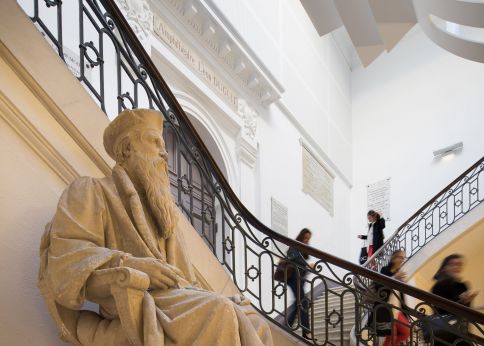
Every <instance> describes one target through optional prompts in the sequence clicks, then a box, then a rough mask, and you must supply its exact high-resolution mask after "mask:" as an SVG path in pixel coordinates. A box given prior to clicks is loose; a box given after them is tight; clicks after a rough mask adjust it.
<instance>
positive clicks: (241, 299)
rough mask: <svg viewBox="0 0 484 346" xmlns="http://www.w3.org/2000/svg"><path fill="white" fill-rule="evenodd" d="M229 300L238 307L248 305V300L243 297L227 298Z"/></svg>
mask: <svg viewBox="0 0 484 346" xmlns="http://www.w3.org/2000/svg"><path fill="white" fill-rule="evenodd" d="M229 299H230V300H231V301H233V302H234V303H235V304H237V305H240V306H244V305H250V300H249V299H247V298H246V297H245V296H243V295H241V294H240V295H236V296H232V297H229Z"/></svg>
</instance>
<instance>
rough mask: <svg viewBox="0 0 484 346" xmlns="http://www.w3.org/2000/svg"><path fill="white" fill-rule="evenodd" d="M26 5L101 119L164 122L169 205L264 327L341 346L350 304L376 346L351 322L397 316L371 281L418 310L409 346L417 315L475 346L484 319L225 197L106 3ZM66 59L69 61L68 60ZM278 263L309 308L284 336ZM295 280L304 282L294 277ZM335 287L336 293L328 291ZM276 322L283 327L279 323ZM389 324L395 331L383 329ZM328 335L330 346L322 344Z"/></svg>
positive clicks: (284, 299) (199, 145) (149, 64)
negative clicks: (302, 238)
mask: <svg viewBox="0 0 484 346" xmlns="http://www.w3.org/2000/svg"><path fill="white" fill-rule="evenodd" d="M32 1H33V2H28V1H27V0H19V2H21V3H22V5H23V6H24V8H25V10H26V12H27V13H30V15H31V18H32V21H33V22H34V23H35V25H36V26H38V28H39V29H40V30H41V31H42V32H43V33H44V36H45V38H46V39H47V40H48V41H49V42H50V44H51V45H52V46H53V47H54V49H56V51H57V53H58V54H59V56H60V57H61V58H62V59H64V60H65V61H66V62H70V63H71V64H72V60H74V65H75V64H76V63H77V64H78V65H79V66H78V69H76V68H75V66H74V68H73V67H72V66H71V70H73V72H74V74H75V75H76V77H77V79H78V80H79V81H80V82H81V84H82V85H83V86H84V87H85V89H86V91H87V92H88V93H90V94H91V96H92V97H93V99H94V101H95V102H96V103H97V104H98V105H99V107H100V108H101V109H102V110H103V111H104V112H105V113H106V114H107V116H108V117H110V118H112V117H114V116H115V115H116V114H117V113H118V112H120V111H121V110H123V109H125V108H139V107H145V108H153V109H157V110H159V111H161V112H162V113H163V115H164V118H165V122H164V138H165V142H166V145H167V148H168V149H169V150H168V152H169V155H168V164H169V174H170V180H171V182H172V193H173V195H174V198H175V201H176V202H177V204H178V206H179V207H180V209H181V210H182V211H183V213H184V214H185V215H186V216H187V218H188V219H189V220H190V221H191V223H192V224H193V226H194V227H195V229H197V231H198V232H199V234H200V235H201V237H202V238H203V239H204V240H205V242H206V243H207V245H208V246H209V247H210V249H211V250H212V252H213V253H214V255H215V256H216V257H217V259H218V260H219V262H220V263H221V264H222V265H223V266H224V268H225V269H226V271H227V272H228V273H229V274H230V275H231V277H232V279H233V281H234V283H235V284H236V286H237V287H238V288H239V290H240V291H241V292H242V293H244V294H245V296H246V297H248V298H249V299H250V300H251V301H252V305H253V306H254V308H255V309H257V310H258V311H259V312H260V313H261V314H263V315H264V316H265V317H266V318H267V319H269V320H271V321H273V322H274V323H275V324H277V325H279V326H280V327H282V328H284V329H285V330H286V331H288V332H289V333H291V334H292V335H294V336H295V337H298V338H300V340H301V341H304V342H306V343H309V344H314V345H335V346H336V345H342V344H343V340H344V335H343V334H344V329H343V325H344V322H345V306H344V303H343V301H344V297H345V296H347V295H349V296H352V297H353V301H354V303H352V305H351V309H353V310H354V313H355V316H357V318H356V325H357V328H356V330H357V332H356V334H357V335H358V340H359V341H360V342H361V343H363V344H365V345H370V344H373V345H375V341H376V337H377V336H376V335H377V330H376V327H375V323H373V324H372V323H365V322H364V321H363V320H361V319H360V318H359V316H364V315H365V313H364V312H365V311H366V312H367V313H366V315H371V312H374V311H376V310H378V309H387V310H391V311H393V310H398V309H401V307H399V306H398V304H393V305H392V304H390V303H389V302H388V301H387V300H386V297H385V294H388V293H385V294H384V293H382V292H376V294H371V292H372V287H370V286H369V285H368V282H370V281H371V282H378V283H379V284H380V285H381V286H382V287H385V289H386V291H384V292H391V294H396V293H397V292H399V291H401V292H403V293H405V294H407V295H408V296H409V297H412V298H414V299H417V300H420V301H422V302H425V303H420V305H417V306H415V307H412V308H408V309H406V310H405V312H406V313H407V314H408V316H409V317H410V319H409V328H411V329H412V331H413V332H412V334H411V335H412V336H411V340H409V343H408V345H417V344H418V341H419V340H420V339H419V338H421V335H423V334H426V337H427V339H428V341H429V342H432V341H434V340H437V339H438V336H436V335H433V334H432V329H431V328H430V329H429V327H428V324H429V323H430V322H427V321H428V318H424V315H423V313H424V310H425V309H426V310H427V312H429V311H430V312H435V311H436V308H437V307H440V308H445V309H446V310H447V311H449V312H450V313H452V314H454V315H456V316H459V318H465V319H466V320H467V321H468V323H469V324H470V325H472V326H474V328H475V330H474V333H476V334H478V335H477V336H474V335H472V334H470V333H469V332H468V331H466V330H461V329H459V328H455V327H454V325H451V324H449V325H448V326H447V327H446V328H447V329H448V330H449V332H450V333H451V334H453V335H456V336H457V337H460V338H462V339H464V340H466V341H471V342H476V343H478V344H481V345H484V343H483V341H482V339H479V338H478V337H479V336H481V337H482V335H483V329H482V325H484V315H483V314H481V313H479V312H476V311H474V310H471V309H469V308H467V307H464V306H461V305H459V304H456V303H453V302H449V301H446V300H445V299H443V298H441V297H437V296H434V295H432V294H430V293H428V292H424V291H422V290H419V289H417V288H414V287H410V286H407V285H405V284H402V283H400V282H398V281H395V280H393V279H391V278H388V277H385V276H382V275H381V274H379V273H377V272H374V271H372V270H368V269H367V268H363V267H360V266H356V265H354V264H352V263H350V262H348V261H345V260H343V259H340V258H337V257H334V256H332V255H330V254H327V253H324V252H322V251H319V250H317V249H314V248H312V247H309V246H307V245H304V244H302V243H299V242H297V241H294V240H291V239H288V238H286V237H284V236H282V235H280V234H278V233H276V232H274V231H272V230H271V229H269V228H268V227H266V226H265V225H264V224H262V223H261V222H260V221H259V220H258V219H257V218H256V217H254V216H253V215H252V214H251V213H250V212H249V211H248V210H247V209H246V207H245V206H244V205H243V204H242V203H241V201H240V200H239V199H238V197H237V196H236V194H235V193H234V192H233V190H232V189H231V188H230V186H229V184H228V183H227V181H226V179H225V177H224V175H223V174H222V172H221V170H220V168H219V167H218V166H217V164H216V163H215V160H214V159H213V157H212V156H211V154H210V152H209V150H208V149H207V148H206V146H205V145H204V143H203V141H202V140H201V138H200V136H199V135H198V133H197V132H196V130H195V129H194V127H193V126H192V124H191V123H190V121H189V118H188V117H187V115H186V114H185V112H184V111H183V109H182V108H181V106H180V105H179V103H178V102H177V100H176V98H175V97H174V95H173V94H172V92H171V90H170V88H169V87H168V85H167V84H166V82H165V81H164V79H163V78H162V77H161V75H160V72H159V70H158V69H157V67H156V66H155V64H154V63H153V61H152V60H151V59H150V57H149V55H148V54H147V53H146V51H145V50H144V49H143V47H142V45H141V43H140V42H139V40H138V39H137V37H136V35H135V34H134V32H133V31H132V30H131V28H130V26H129V24H128V22H127V21H126V19H125V18H124V17H123V15H122V13H121V12H120V10H119V9H118V7H117V6H116V4H115V3H114V1H112V0H78V1H77V2H74V1H71V2H61V1H46V0H44V1H40V0H32ZM28 4H30V5H28ZM41 4H42V5H41ZM73 13H74V15H73ZM68 16H70V17H69V18H68V20H66V17H68ZM68 52H74V57H73V56H69V53H68ZM76 52H77V53H76ZM76 57H77V58H76ZM288 246H289V247H293V248H295V249H297V250H299V251H301V252H303V253H307V254H308V255H310V256H313V257H314V258H315V259H316V263H314V265H313V266H306V265H302V264H298V263H296V262H294V261H291V260H290V259H288V257H287V255H286V250H285V249H286V248H287V247H288ZM282 260H284V261H289V263H290V265H289V266H293V268H296V270H295V271H294V275H296V276H295V277H294V278H295V280H299V281H303V282H304V283H306V286H308V287H309V291H308V292H306V293H307V294H306V297H308V298H303V299H305V300H306V301H301V300H302V299H301V298H297V299H296V303H297V304H296V305H297V309H296V314H297V316H298V320H297V321H296V322H295V324H293V325H291V326H289V325H288V317H289V316H288V307H289V305H290V302H292V300H293V298H292V297H291V294H290V293H289V291H290V290H289V289H288V277H287V273H286V277H285V278H284V279H283V280H282V281H275V280H274V274H275V271H276V268H277V266H278V264H279V262H280V261H282ZM303 271H307V272H308V275H307V276H302V275H301V273H302V272H303ZM321 285H322V286H323V287H324V288H323V296H324V299H325V307H326V309H325V311H324V313H323V316H322V317H317V316H316V314H315V311H314V300H315V298H316V294H315V287H317V286H321ZM335 286H337V287H339V289H338V290H336V289H335ZM332 298H336V299H337V300H338V301H339V306H338V307H336V308H335V307H334V308H333V309H332V310H331V311H328V310H329V309H328V308H327V307H328V301H329V300H330V299H332ZM305 313H307V314H308V315H309V340H306V339H303V338H302V337H301V334H300V331H299V329H300V327H301V320H302V316H303V314H305ZM434 316H436V315H435V314H434ZM278 317H282V321H281V319H279V318H278ZM370 322H371V321H370ZM391 323H393V324H394V323H398V322H397V321H396V320H394V319H392V320H391ZM425 323H427V327H426V325H425ZM316 328H320V329H322V330H324V333H323V334H321V335H322V336H318V338H316V337H315V329H316ZM423 331H425V332H426V333H423ZM335 332H336V335H337V337H336V338H334V337H331V335H333V334H335Z"/></svg>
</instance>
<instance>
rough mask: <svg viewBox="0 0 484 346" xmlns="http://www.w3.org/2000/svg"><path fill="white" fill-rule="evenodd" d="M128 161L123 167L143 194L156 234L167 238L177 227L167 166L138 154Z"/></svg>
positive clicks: (160, 160) (159, 159) (160, 159)
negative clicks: (154, 223) (155, 227)
mask: <svg viewBox="0 0 484 346" xmlns="http://www.w3.org/2000/svg"><path fill="white" fill-rule="evenodd" d="M129 161H130V162H129V164H128V165H123V166H125V168H126V169H127V171H128V175H129V176H130V178H131V180H132V181H133V183H134V184H135V187H136V188H137V189H139V190H141V191H140V192H141V194H144V196H145V199H146V201H147V203H148V210H149V212H151V216H152V217H153V219H154V221H155V222H156V226H157V230H158V234H159V235H160V236H161V237H162V238H163V239H167V238H169V237H170V236H171V235H172V234H173V231H174V230H175V227H176V225H177V221H178V214H177V210H176V205H175V203H174V202H173V199H172V196H171V192H170V179H169V176H168V164H167V163H166V161H165V160H164V159H162V158H161V157H156V158H153V157H152V156H149V155H146V154H143V153H139V152H137V153H134V155H133V156H132V157H130V159H129ZM126 166H127V167H126Z"/></svg>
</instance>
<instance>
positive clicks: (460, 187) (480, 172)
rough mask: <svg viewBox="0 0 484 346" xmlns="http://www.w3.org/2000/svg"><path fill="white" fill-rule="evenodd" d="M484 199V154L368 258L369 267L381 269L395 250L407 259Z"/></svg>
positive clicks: (366, 265)
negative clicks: (403, 252)
mask: <svg viewBox="0 0 484 346" xmlns="http://www.w3.org/2000/svg"><path fill="white" fill-rule="evenodd" d="M482 201H484V157H481V158H480V159H479V161H477V162H476V163H475V164H473V165H472V166H471V167H470V168H469V169H468V170H466V171H465V172H464V173H462V174H461V175H460V176H459V177H457V178H456V179H455V180H454V181H453V182H451V183H450V184H449V185H447V186H446V187H445V188H444V189H443V190H442V191H440V192H439V193H438V194H437V195H436V196H435V197H434V198H432V199H431V200H430V201H428V202H427V203H426V204H425V205H424V206H423V207H422V208H420V209H419V210H418V211H417V212H416V213H415V214H413V215H412V216H411V217H409V218H408V220H406V221H405V222H404V223H403V224H402V225H401V226H400V227H399V228H398V229H397V230H396V231H395V232H394V233H393V234H392V236H391V237H390V238H389V239H388V240H387V241H386V242H385V243H384V244H383V246H382V247H381V248H380V249H378V251H376V252H375V254H374V255H373V256H372V257H371V258H369V259H368V261H367V262H366V263H365V267H367V268H371V269H374V270H377V271H379V270H380V269H381V268H382V267H383V266H385V265H387V264H388V261H389V259H390V257H391V254H392V253H393V252H394V251H395V250H400V249H401V250H404V251H405V254H406V260H407V261H408V260H409V259H410V258H412V257H413V256H415V255H416V254H417V253H418V252H419V251H420V250H421V249H422V248H423V247H424V246H425V245H427V244H428V243H430V242H431V241H433V240H434V239H435V237H437V236H438V235H439V234H441V233H442V232H444V231H445V230H446V229H448V228H449V227H450V226H452V225H453V224H454V223H456V222H457V221H458V220H460V219H461V218H462V217H463V216H464V215H466V214H467V213H469V212H470V211H471V210H472V209H474V208H475V207H477V206H478V205H479V204H480V203H482Z"/></svg>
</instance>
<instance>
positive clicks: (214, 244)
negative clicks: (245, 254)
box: [164, 99, 233, 261]
mask: <svg viewBox="0 0 484 346" xmlns="http://www.w3.org/2000/svg"><path fill="white" fill-rule="evenodd" d="M180 103H181V104H182V107H183V106H184V104H186V99H185V102H180ZM183 108H184V109H185V110H186V112H187V115H188V116H189V118H190V121H191V122H192V125H193V126H194V127H195V129H196V131H197V133H198V134H199V136H200V137H201V139H202V141H203V142H204V144H205V146H206V147H207V149H208V150H209V152H210V153H211V155H212V157H213V158H214V160H215V162H216V164H217V165H218V167H219V168H220V170H221V172H222V174H223V175H224V176H225V178H226V180H227V181H228V182H229V183H230V181H231V180H232V179H231V174H230V168H228V167H229V166H230V163H229V164H228V163H227V158H230V155H228V153H227V150H226V149H227V148H224V147H223V146H224V142H223V139H222V138H221V136H219V132H217V129H216V128H214V127H213V124H214V123H213V122H211V123H210V124H207V123H208V122H210V121H209V118H208V116H207V114H206V113H205V112H203V111H201V110H200V109H199V108H197V107H194V106H193V104H191V106H190V107H187V108H189V109H187V108H185V107H183ZM164 138H165V143H166V150H167V151H168V167H169V175H170V182H171V186H172V194H173V196H174V199H175V201H176V203H177V205H178V206H179V208H180V209H181V210H182V212H183V214H184V215H185V216H186V217H187V218H188V220H189V221H190V223H191V224H192V226H193V227H194V228H195V229H196V230H197V231H198V233H199V234H200V235H201V236H202V238H203V239H204V240H205V242H206V243H207V245H208V246H209V247H210V248H211V250H212V251H213V252H214V253H215V254H216V255H217V256H218V257H219V260H221V261H223V259H222V257H220V255H221V251H222V249H221V247H222V241H223V239H222V237H223V236H222V233H223V232H218V228H219V225H221V222H222V217H221V215H222V210H221V204H220V202H219V200H218V198H217V195H216V191H215V187H214V185H213V180H212V177H211V176H210V175H207V174H204V171H203V169H202V167H201V166H200V162H197V161H196V160H194V159H193V156H192V155H191V153H189V152H187V149H186V148H184V147H183V146H181V145H180V144H179V142H178V139H177V136H176V134H175V131H174V129H173V128H172V127H171V125H168V124H166V126H165V129H164ZM224 149H225V150H224ZM232 171H233V170H232Z"/></svg>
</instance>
